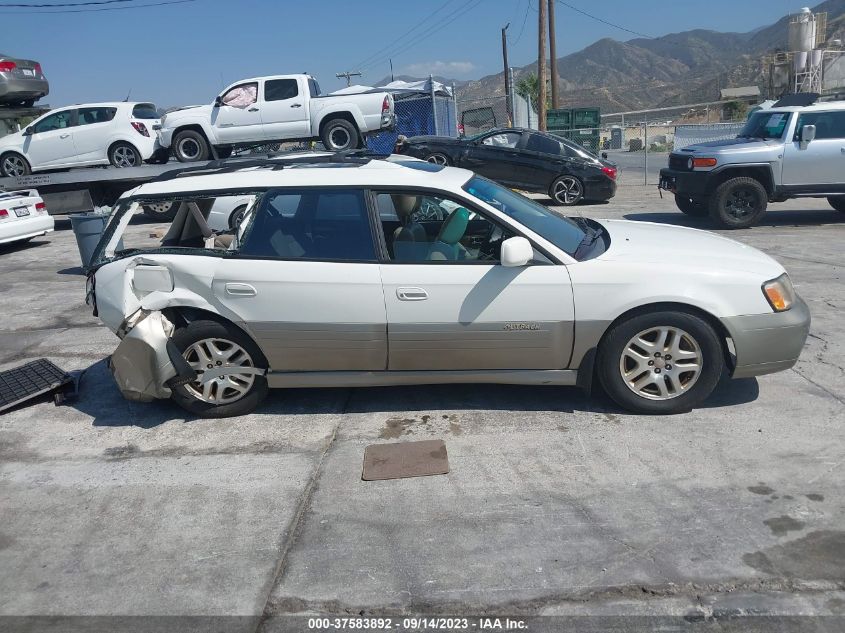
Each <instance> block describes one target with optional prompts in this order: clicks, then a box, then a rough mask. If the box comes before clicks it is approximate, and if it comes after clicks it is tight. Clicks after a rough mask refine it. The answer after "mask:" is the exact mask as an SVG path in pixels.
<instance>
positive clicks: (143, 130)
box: [132, 121, 150, 136]
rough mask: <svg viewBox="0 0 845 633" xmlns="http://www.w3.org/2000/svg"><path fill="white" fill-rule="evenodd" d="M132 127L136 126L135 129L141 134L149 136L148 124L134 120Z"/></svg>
mask: <svg viewBox="0 0 845 633" xmlns="http://www.w3.org/2000/svg"><path fill="white" fill-rule="evenodd" d="M132 127H134V128H135V131H136V132H138V134H140V135H141V136H149V135H150V133H149V132H148V131H147V126H146V125H144V124H143V123H141V122H140V121H132Z"/></svg>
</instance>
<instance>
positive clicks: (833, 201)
mask: <svg viewBox="0 0 845 633" xmlns="http://www.w3.org/2000/svg"><path fill="white" fill-rule="evenodd" d="M827 201H828V202H829V203H830V206H832V207H833V208H834V209H836V210H837V211H839V212H841V213H845V196H842V197H841V198H838V197H836V196H831V197H829V198H828V199H827Z"/></svg>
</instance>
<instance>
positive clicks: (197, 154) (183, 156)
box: [173, 130, 209, 163]
mask: <svg viewBox="0 0 845 633" xmlns="http://www.w3.org/2000/svg"><path fill="white" fill-rule="evenodd" d="M173 154H174V155H175V156H176V160H178V161H179V162H180V163H192V162H195V161H201V160H208V155H209V147H208V142H207V141H206V140H205V137H204V136H203V135H202V134H200V133H199V132H197V131H196V130H184V131H182V132H178V133H177V134H176V136H174V137H173Z"/></svg>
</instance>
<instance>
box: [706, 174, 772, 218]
mask: <svg viewBox="0 0 845 633" xmlns="http://www.w3.org/2000/svg"><path fill="white" fill-rule="evenodd" d="M768 202H769V194H768V193H766V189H765V187H763V185H762V184H760V181H759V180H756V179H754V178H746V177H744V176H743V177H739V178H731V179H730V180H728V181H725V182H723V183H722V184H721V185H719V186H718V187H717V188H716V191H715V193H714V194H713V195H712V196H711V198H710V202H709V204H708V207H709V208H708V213H709V214H710V218H711V219H712V220H713V221H714V222H715V223H716V224H717V225H719V226H720V227H723V228H726V229H745V228H748V227H750V226H754V225H755V224H757V223H758V222H759V221H760V218H761V217H763V214H764V213H766V205H767V204H768Z"/></svg>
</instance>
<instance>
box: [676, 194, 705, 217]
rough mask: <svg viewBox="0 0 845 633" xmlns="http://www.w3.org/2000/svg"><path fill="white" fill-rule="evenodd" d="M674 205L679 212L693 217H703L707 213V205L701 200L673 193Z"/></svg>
mask: <svg viewBox="0 0 845 633" xmlns="http://www.w3.org/2000/svg"><path fill="white" fill-rule="evenodd" d="M675 206H677V207H678V210H679V211H680V212H681V213H684V214H686V215H688V216H691V217H694V218H703V217H704V216H706V215H707V205H706V204H705V203H703V202H702V201H701V200H698V199H696V198H690V197H689V196H682V195H680V194H677V193H676V194H675Z"/></svg>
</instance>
